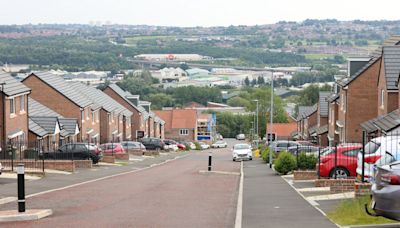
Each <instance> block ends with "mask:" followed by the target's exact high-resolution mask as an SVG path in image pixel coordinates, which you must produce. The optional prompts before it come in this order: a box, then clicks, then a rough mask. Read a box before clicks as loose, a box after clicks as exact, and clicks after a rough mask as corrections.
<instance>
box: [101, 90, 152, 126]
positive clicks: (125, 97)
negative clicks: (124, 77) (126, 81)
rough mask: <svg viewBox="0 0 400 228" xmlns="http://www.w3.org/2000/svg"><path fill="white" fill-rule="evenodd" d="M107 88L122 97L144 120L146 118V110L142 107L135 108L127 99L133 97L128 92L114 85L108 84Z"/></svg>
mask: <svg viewBox="0 0 400 228" xmlns="http://www.w3.org/2000/svg"><path fill="white" fill-rule="evenodd" d="M108 87H109V88H110V89H112V90H113V91H114V92H116V93H117V94H118V95H119V96H120V97H122V98H123V99H124V100H125V101H126V102H128V103H129V104H130V105H131V106H132V107H133V108H135V109H136V110H138V111H139V112H140V113H142V115H143V117H144V118H145V119H147V118H148V115H149V114H148V113H147V112H146V110H145V109H144V108H143V107H142V106H140V105H139V106H136V105H134V104H133V103H132V102H131V101H130V100H129V99H128V98H127V97H129V96H133V95H132V94H131V93H130V92H128V91H124V90H123V89H121V88H120V87H119V86H118V85H116V84H110V85H108Z"/></svg>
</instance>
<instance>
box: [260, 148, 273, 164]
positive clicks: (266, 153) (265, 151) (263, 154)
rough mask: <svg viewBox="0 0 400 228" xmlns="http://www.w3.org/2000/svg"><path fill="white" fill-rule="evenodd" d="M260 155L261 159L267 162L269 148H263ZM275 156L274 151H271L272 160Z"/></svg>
mask: <svg viewBox="0 0 400 228" xmlns="http://www.w3.org/2000/svg"><path fill="white" fill-rule="evenodd" d="M261 157H262V159H263V160H264V161H265V162H266V163H269V148H268V147H267V148H265V149H264V150H263V151H262V152H261ZM275 158H276V153H275V152H273V153H272V162H273V161H274V160H275Z"/></svg>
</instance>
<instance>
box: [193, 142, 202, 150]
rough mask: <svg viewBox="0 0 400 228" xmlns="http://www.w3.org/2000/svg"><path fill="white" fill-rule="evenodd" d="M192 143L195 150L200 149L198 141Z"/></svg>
mask: <svg viewBox="0 0 400 228" xmlns="http://www.w3.org/2000/svg"><path fill="white" fill-rule="evenodd" d="M194 145H195V146H196V150H201V146H200V143H198V142H194Z"/></svg>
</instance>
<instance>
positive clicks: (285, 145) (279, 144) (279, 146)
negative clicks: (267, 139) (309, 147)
mask: <svg viewBox="0 0 400 228" xmlns="http://www.w3.org/2000/svg"><path fill="white" fill-rule="evenodd" d="M296 146H302V144H301V143H300V142H299V141H289V140H277V141H273V142H272V143H271V145H270V146H269V148H270V149H271V150H272V151H275V152H277V153H279V152H281V151H288V150H289V148H290V147H296Z"/></svg>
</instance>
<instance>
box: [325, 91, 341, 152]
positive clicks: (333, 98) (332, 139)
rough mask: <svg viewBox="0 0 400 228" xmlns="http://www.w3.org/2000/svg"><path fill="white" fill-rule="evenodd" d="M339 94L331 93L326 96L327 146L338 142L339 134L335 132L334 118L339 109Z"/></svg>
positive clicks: (335, 118)
mask: <svg viewBox="0 0 400 228" xmlns="http://www.w3.org/2000/svg"><path fill="white" fill-rule="evenodd" d="M338 100H339V94H335V93H333V94H331V95H330V96H329V97H327V101H328V135H327V137H328V144H329V146H333V145H335V144H337V143H338V142H339V134H337V133H335V131H336V120H337V117H338V110H339V104H338Z"/></svg>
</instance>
